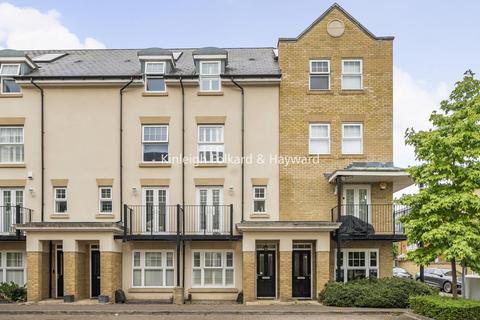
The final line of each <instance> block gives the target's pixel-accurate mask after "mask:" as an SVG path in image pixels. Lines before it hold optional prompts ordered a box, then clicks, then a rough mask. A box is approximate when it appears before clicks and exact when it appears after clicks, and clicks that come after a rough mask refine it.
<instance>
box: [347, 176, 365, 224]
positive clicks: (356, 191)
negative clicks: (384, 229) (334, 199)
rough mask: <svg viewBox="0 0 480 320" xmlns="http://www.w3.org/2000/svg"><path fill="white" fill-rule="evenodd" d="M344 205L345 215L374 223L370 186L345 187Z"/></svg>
mask: <svg viewBox="0 0 480 320" xmlns="http://www.w3.org/2000/svg"><path fill="white" fill-rule="evenodd" d="M343 204H344V206H342V210H343V212H342V214H343V215H351V216H354V217H357V218H359V219H361V220H363V221H365V222H368V223H371V222H372V221H371V219H372V218H371V214H370V204H371V201H370V186H369V185H344V187H343Z"/></svg>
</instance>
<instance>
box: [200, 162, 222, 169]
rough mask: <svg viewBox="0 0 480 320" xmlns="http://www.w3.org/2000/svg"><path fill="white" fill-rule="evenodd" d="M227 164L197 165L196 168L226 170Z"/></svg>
mask: <svg viewBox="0 0 480 320" xmlns="http://www.w3.org/2000/svg"><path fill="white" fill-rule="evenodd" d="M226 166H227V164H226V163H225V162H221V163H208V162H206V163H195V168H225V167H226Z"/></svg>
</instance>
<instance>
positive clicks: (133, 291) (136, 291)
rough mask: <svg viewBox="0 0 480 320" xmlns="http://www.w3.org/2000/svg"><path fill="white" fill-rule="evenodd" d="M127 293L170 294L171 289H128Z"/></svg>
mask: <svg viewBox="0 0 480 320" xmlns="http://www.w3.org/2000/svg"><path fill="white" fill-rule="evenodd" d="M127 291H128V293H172V292H173V288H129V289H128V290H127Z"/></svg>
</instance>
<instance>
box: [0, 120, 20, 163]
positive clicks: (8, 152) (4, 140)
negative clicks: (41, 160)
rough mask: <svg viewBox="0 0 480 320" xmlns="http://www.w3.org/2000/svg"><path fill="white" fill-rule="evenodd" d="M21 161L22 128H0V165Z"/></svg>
mask: <svg viewBox="0 0 480 320" xmlns="http://www.w3.org/2000/svg"><path fill="white" fill-rule="evenodd" d="M23 161H24V158H23V127H0V163H23Z"/></svg>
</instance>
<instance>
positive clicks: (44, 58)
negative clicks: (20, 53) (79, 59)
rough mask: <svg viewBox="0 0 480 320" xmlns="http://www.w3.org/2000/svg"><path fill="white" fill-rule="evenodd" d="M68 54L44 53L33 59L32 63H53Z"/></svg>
mask: <svg viewBox="0 0 480 320" xmlns="http://www.w3.org/2000/svg"><path fill="white" fill-rule="evenodd" d="M67 54H68V53H65V52H61V53H45V54H42V55H40V56H37V57H34V58H33V59H32V60H33V61H34V62H40V63H41V62H53V61H55V60H58V59H60V58H62V57H64V56H66V55H67Z"/></svg>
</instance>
